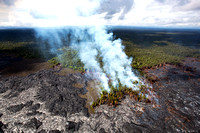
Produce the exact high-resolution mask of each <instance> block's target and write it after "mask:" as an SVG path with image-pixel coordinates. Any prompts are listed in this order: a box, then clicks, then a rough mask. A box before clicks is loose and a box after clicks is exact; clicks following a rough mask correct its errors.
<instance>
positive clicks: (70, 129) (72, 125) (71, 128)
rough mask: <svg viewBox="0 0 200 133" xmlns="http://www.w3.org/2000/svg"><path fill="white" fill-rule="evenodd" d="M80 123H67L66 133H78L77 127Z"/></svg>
mask: <svg viewBox="0 0 200 133" xmlns="http://www.w3.org/2000/svg"><path fill="white" fill-rule="evenodd" d="M81 124H82V123H80V122H79V123H76V122H73V121H68V124H67V125H66V131H68V132H74V131H78V129H79V127H80V126H81Z"/></svg>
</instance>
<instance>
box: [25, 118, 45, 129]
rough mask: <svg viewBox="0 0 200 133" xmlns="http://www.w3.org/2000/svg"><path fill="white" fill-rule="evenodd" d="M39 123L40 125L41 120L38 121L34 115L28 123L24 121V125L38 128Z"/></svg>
mask: <svg viewBox="0 0 200 133" xmlns="http://www.w3.org/2000/svg"><path fill="white" fill-rule="evenodd" d="M41 125H42V122H40V121H39V120H37V119H36V118H35V117H34V118H32V119H31V120H30V121H29V122H28V123H26V124H25V125H24V126H25V127H27V128H33V129H38V128H39V127H40V126H41Z"/></svg>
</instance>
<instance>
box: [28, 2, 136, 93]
mask: <svg viewBox="0 0 200 133" xmlns="http://www.w3.org/2000/svg"><path fill="white" fill-rule="evenodd" d="M74 1H75V2H72V3H70V2H67V3H66V1H63V0H61V2H63V3H59V4H58V7H57V6H56V3H57V2H55V0H51V1H47V3H49V5H50V7H48V4H47V5H46V6H47V7H45V6H43V8H46V10H45V9H41V11H42V12H41V13H40V8H38V7H37V8H35V7H34V6H33V7H34V8H31V14H32V15H34V17H35V18H38V19H42V20H44V21H46V22H49V23H50V24H52V25H51V29H50V30H49V29H48V28H46V29H45V30H44V29H41V28H37V29H36V31H37V36H38V37H40V38H42V39H43V40H45V41H48V43H49V44H50V51H51V52H52V53H54V54H56V53H57V50H58V49H59V48H61V47H63V46H66V45H68V46H70V47H71V48H73V49H76V50H77V51H78V56H79V58H80V60H81V62H82V63H83V64H84V67H85V68H90V69H95V70H97V71H98V73H99V75H100V76H99V80H100V81H101V83H102V86H103V88H104V89H106V90H108V91H109V85H108V82H109V79H111V80H112V85H113V86H117V85H118V84H119V82H121V83H122V85H126V86H127V87H131V88H133V89H136V88H134V87H133V84H132V82H133V81H134V80H138V78H137V76H135V75H134V73H133V72H132V68H131V62H132V59H131V58H128V57H127V55H126V54H125V52H124V46H123V45H122V42H121V40H120V39H117V40H114V38H113V34H112V33H108V32H107V30H106V26H104V23H99V22H98V19H97V21H95V20H94V19H91V18H96V16H97V13H96V11H98V9H99V8H100V7H99V6H100V5H102V3H101V2H102V1H100V0H82V4H80V3H79V1H78V0H74ZM83 1H84V2H85V3H87V4H83V3H84V2H83ZM121 1H123V0H121ZM54 2H55V3H54ZM76 3H77V4H76ZM32 4H33V3H32ZM64 4H67V5H66V7H65V6H64ZM70 4H71V5H70ZM88 4H89V7H92V8H89V7H88ZM33 5H34V4H33ZM67 7H70V9H69V10H68V9H67ZM51 8H53V9H55V10H58V11H55V12H53V11H50V13H52V14H49V12H48V10H52V9H51ZM101 15H102V14H100V16H101ZM70 16H71V17H70ZM67 20H69V21H70V22H74V23H75V24H77V23H78V22H76V21H81V20H83V21H82V22H83V24H81V22H79V23H78V26H75V27H61V26H63V25H61V23H60V21H63V22H62V24H63V23H64V22H66V25H67V24H69V23H68V22H67ZM86 20H88V21H90V20H93V22H92V23H89V22H88V23H89V25H87V24H86V23H85V22H86ZM56 22H57V23H56ZM49 23H48V24H49ZM59 24H60V26H59ZM40 26H41V25H40ZM44 26H45V25H44ZM52 26H56V27H59V28H56V29H54V28H52ZM69 35H70V38H69V37H68V36H69ZM66 42H67V43H66ZM97 57H101V59H102V62H103V66H101V64H100V63H99V60H98V59H97Z"/></svg>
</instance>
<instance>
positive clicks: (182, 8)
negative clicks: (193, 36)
mask: <svg viewBox="0 0 200 133" xmlns="http://www.w3.org/2000/svg"><path fill="white" fill-rule="evenodd" d="M4 1H5V0H3V1H2V0H0V9H1V10H0V26H64V25H105V24H108V25H135V26H187V27H192V26H196V27H199V26H200V15H199V14H200V0H148V1H147V0H134V2H130V1H131V0H126V1H128V2H129V3H130V4H133V5H130V6H128V5H127V4H125V3H124V2H123V0H121V1H122V5H121V6H120V0H115V1H112V2H116V3H115V4H114V3H111V4H108V1H107V4H106V6H105V5H103V4H102V1H103V2H105V1H106V0H95V1H94V0H93V2H92V3H91V1H92V0H81V3H80V0H73V1H71V2H69V1H66V0H60V1H59V2H58V0H42V1H41V0H29V1H27V0H18V1H15V2H14V1H13V0H9V3H7V4H5V2H4ZM12 2H13V3H12ZM117 5H119V7H118V8H119V9H116V10H115V9H114V8H117ZM99 6H103V8H102V10H101V11H100V12H98V13H100V14H96V13H94V12H95V11H97V10H98V9H99V8H100V7H99ZM111 6H112V8H111ZM123 7H127V8H128V9H127V10H126V12H125V13H126V14H125V13H124V8H123ZM131 7H132V9H131ZM105 8H107V9H105ZM108 15H109V16H108ZM122 16H123V17H122ZM108 17H109V19H107V18H108ZM119 18H123V19H119Z"/></svg>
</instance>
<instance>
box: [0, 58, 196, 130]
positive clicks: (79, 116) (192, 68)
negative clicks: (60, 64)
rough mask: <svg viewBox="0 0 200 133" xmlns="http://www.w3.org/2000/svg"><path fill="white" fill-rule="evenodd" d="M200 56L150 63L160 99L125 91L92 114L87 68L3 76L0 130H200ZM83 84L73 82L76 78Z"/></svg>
mask: <svg viewBox="0 0 200 133" xmlns="http://www.w3.org/2000/svg"><path fill="white" fill-rule="evenodd" d="M199 66H200V61H198V60H196V59H193V58H187V59H186V60H185V61H184V62H182V63H181V64H180V65H179V66H174V65H170V64H165V65H163V66H160V67H159V68H151V69H146V70H145V71H146V73H147V74H149V76H151V77H152V78H151V79H152V81H151V82H152V84H153V88H155V92H156V94H157V103H156V104H148V103H141V102H138V101H135V100H134V99H131V98H130V97H128V96H127V97H125V98H124V99H123V101H122V102H121V104H120V105H118V106H117V107H111V106H108V105H100V106H98V107H96V108H95V112H94V114H89V112H88V109H87V108H86V99H83V98H81V97H80V94H85V93H86V92H87V89H86V87H87V85H88V82H89V80H90V79H88V78H87V77H85V75H84V74H80V73H73V74H68V75H58V74H56V73H57V72H58V70H53V69H48V70H41V71H39V72H35V73H32V74H29V75H28V76H25V77H19V76H10V77H3V76H1V78H0V88H1V89H0V114H1V115H0V117H1V118H0V120H1V122H0V126H1V129H0V130H1V132H7V133H11V132H14V133H15V132H16V133H21V132H25V133H26V132H36V133H48V132H49V133H60V132H61V133H64V132H80V133H83V132H99V133H105V132H113V133H116V132H117V133H122V132H123V133H138V132H147V133H150V132H158V133H160V132H200V130H199V129H200V117H199V116H200V95H199V94H200V88H199V87H200V68H199ZM77 83H79V84H81V87H75V86H74V84H77Z"/></svg>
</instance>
